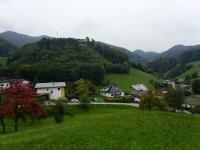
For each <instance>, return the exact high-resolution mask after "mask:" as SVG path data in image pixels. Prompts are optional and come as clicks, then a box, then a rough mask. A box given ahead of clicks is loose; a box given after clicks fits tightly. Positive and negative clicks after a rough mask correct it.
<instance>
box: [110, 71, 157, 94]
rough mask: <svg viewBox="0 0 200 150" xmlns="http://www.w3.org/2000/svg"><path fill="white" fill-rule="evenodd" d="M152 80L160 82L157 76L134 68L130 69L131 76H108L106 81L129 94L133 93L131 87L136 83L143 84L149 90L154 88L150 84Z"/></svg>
mask: <svg viewBox="0 0 200 150" xmlns="http://www.w3.org/2000/svg"><path fill="white" fill-rule="evenodd" d="M151 79H153V80H158V78H156V77H155V76H153V75H151V74H148V73H145V72H142V71H140V70H138V69H134V68H131V69H130V73H129V74H108V75H107V76H106V80H108V81H109V82H110V83H112V84H115V85H117V86H119V87H121V88H122V89H123V90H125V91H126V92H128V93H131V92H132V88H131V87H130V85H132V84H136V83H143V84H145V85H146V86H148V87H149V88H153V86H152V85H151V84H150V83H149V81H150V80H151Z"/></svg>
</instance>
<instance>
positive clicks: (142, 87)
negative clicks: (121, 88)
mask: <svg viewBox="0 0 200 150" xmlns="http://www.w3.org/2000/svg"><path fill="white" fill-rule="evenodd" d="M131 87H132V88H134V89H135V90H136V91H148V89H147V87H146V86H145V85H144V84H134V85H132V86H131Z"/></svg>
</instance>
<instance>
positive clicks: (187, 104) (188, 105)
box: [182, 99, 200, 109]
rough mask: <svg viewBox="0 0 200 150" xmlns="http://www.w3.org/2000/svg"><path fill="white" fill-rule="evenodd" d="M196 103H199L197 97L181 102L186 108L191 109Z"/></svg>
mask: <svg viewBox="0 0 200 150" xmlns="http://www.w3.org/2000/svg"><path fill="white" fill-rule="evenodd" d="M198 105H200V100H198V99H186V100H185V102H184V103H183V104H182V106H183V107H184V108H186V109H191V108H194V107H195V106H198Z"/></svg>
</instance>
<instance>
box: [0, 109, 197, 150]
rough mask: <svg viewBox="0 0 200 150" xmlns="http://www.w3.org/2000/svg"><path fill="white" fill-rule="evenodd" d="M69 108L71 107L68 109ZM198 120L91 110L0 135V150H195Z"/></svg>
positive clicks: (134, 111)
mask: <svg viewBox="0 0 200 150" xmlns="http://www.w3.org/2000/svg"><path fill="white" fill-rule="evenodd" d="M71 107H72V106H71ZM199 124H200V117H198V116H192V115H186V114H181V113H169V112H156V111H151V112H150V111H142V110H139V109H137V108H133V107H129V106H92V108H91V109H90V110H88V111H86V112H85V111H81V110H79V111H77V112H76V113H75V115H74V116H71V117H66V118H65V121H64V122H63V123H61V124H56V123H55V122H54V119H53V117H49V118H47V119H44V120H41V121H39V122H38V123H37V124H35V126H34V127H27V126H26V125H23V124H20V131H19V132H18V133H12V131H11V130H10V131H9V132H10V134H6V135H2V134H1V135H0V149H1V150H40V149H42V150H44V149H45V150H54V149H55V150H62V149H65V150H68V149H69V150H116V149H119V150H156V149H165V150H197V149H200V142H199V140H200V133H199V131H200V126H199Z"/></svg>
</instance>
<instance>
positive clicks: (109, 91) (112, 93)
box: [100, 85, 124, 97]
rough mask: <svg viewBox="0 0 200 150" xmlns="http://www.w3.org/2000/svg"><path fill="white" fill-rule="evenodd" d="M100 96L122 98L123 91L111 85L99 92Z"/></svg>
mask: <svg viewBox="0 0 200 150" xmlns="http://www.w3.org/2000/svg"><path fill="white" fill-rule="evenodd" d="M100 95H102V96H106V97H116V96H124V91H123V90H121V89H120V88H118V87H115V86H113V85H109V86H107V87H104V88H103V89H101V90H100Z"/></svg>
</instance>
